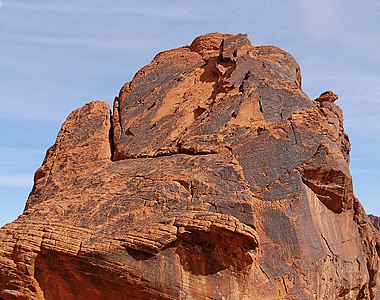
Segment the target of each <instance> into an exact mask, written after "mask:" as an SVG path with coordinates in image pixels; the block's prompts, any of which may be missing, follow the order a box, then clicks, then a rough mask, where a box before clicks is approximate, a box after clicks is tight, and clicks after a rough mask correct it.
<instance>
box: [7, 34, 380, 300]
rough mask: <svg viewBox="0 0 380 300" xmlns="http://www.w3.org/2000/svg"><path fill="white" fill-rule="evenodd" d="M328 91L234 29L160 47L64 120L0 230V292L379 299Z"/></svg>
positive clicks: (370, 239) (371, 240)
mask: <svg viewBox="0 0 380 300" xmlns="http://www.w3.org/2000/svg"><path fill="white" fill-rule="evenodd" d="M336 99H337V96H336V95H335V94H333V93H332V92H326V93H323V94H322V95H321V96H320V97H319V98H318V99H316V101H312V100H310V99H309V98H308V96H307V95H306V94H305V93H304V92H303V91H302V89H301V75H300V68H299V66H298V64H297V62H296V61H295V60H294V58H293V57H292V56H291V55H290V54H288V53H286V52H285V51H283V50H281V49H279V48H276V47H273V46H260V47H254V46H252V45H251V43H250V41H249V40H248V39H247V37H246V36H245V35H223V34H218V33H213V34H208V35H204V36H201V37H198V38H196V39H195V40H194V41H193V43H192V44H191V45H190V46H185V47H182V48H178V49H173V50H170V51H165V52H163V53H160V54H158V55H157V56H156V57H155V58H154V59H153V61H152V62H151V63H150V64H149V65H148V66H145V67H144V68H142V69H141V70H140V71H139V72H138V73H137V74H136V75H135V77H134V78H133V80H132V81H131V82H129V83H127V84H125V86H124V87H123V88H122V89H121V91H120V94H119V96H118V97H117V98H116V99H115V102H114V110H113V115H112V116H111V113H110V109H109V107H108V105H107V103H105V102H92V103H89V104H87V105H85V106H84V107H82V108H80V109H78V110H76V111H74V112H73V113H71V114H70V116H69V117H68V118H67V120H66V122H65V123H64V124H63V126H62V129H61V131H60V132H59V134H58V137H57V141H56V143H55V144H54V146H53V147H51V148H50V149H49V150H48V151H47V154H46V158H45V160H44V162H43V165H42V167H41V168H40V169H39V170H38V171H37V172H36V175H35V184H34V187H33V191H32V192H31V194H30V197H29V199H28V201H27V204H26V208H25V211H24V213H23V214H22V215H21V216H20V217H19V218H18V219H17V220H16V221H14V222H13V223H11V224H7V225H6V226H4V227H2V228H1V230H0V243H1V248H0V297H1V298H3V299H54V300H57V299H58V300H59V299H380V293H379V290H378V286H379V275H378V264H379V254H378V252H379V250H380V240H379V237H378V236H377V234H375V231H374V227H373V226H372V225H371V223H370V221H369V219H368V217H367V216H366V215H365V213H364V211H363V209H362V207H361V205H360V203H359V201H358V200H357V199H356V198H355V196H354V194H353V189H352V180H351V176H350V172H349V150H350V144H349V141H348V138H347V135H346V134H345V133H344V130H343V117H342V111H341V110H340V108H339V107H338V106H337V105H336V104H335V103H334V101H335V100H336Z"/></svg>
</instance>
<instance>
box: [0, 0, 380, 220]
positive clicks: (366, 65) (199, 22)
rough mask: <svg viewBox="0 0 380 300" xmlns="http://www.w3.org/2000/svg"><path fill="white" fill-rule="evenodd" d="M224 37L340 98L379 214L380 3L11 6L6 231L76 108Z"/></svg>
mask: <svg viewBox="0 0 380 300" xmlns="http://www.w3.org/2000/svg"><path fill="white" fill-rule="evenodd" d="M364 3H365V4H364ZM214 31H219V32H223V33H247V34H248V35H249V37H250V39H251V41H252V43H253V44H254V45H267V44H272V45H276V46H279V47H281V48H283V49H285V50H287V51H289V52H290V53H291V54H293V55H294V56H295V58H296V60H297V61H298V62H299V63H300V65H301V71H302V75H303V89H304V91H305V92H306V93H307V94H308V95H309V96H310V97H311V98H312V99H313V98H316V97H317V96H319V94H320V93H321V92H323V91H325V90H329V89H332V90H333V91H334V92H335V93H336V94H338V95H339V96H340V99H339V100H338V102H337V103H338V104H339V105H340V106H341V107H342V108H343V110H344V115H345V128H346V131H347V132H348V134H349V136H350V140H351V144H352V152H351V172H352V175H353V178H354V185H355V193H356V195H357V196H358V197H359V199H360V200H361V202H362V204H363V205H364V207H365V209H366V210H367V212H369V213H374V214H377V215H380V206H379V205H378V202H377V201H378V191H379V185H380V179H379V178H380V155H379V154H380V150H379V149H380V122H379V121H380V74H379V72H380V71H379V70H380V1H379V0H367V1H365V2H360V1H353V0H346V1H343V0H330V1H327V0H319V1H305V0H292V1H290V0H282V1H275V0H265V1H264V0H263V1H252V0H251V1H234V0H229V1H225V0H219V1H209V0H202V1H199V0H193V1H181V0H176V1H174V0H173V1H172V0H164V1H157V0H156V1H153V0H148V1H116V0H107V1H105V0H91V1H90V0H76V1H74V0H66V1H58V0H48V1H47V0H46V1H42V0H34V1H30V0H2V1H0V45H1V47H0V66H1V69H0V70H1V73H0V134H1V139H0V225H2V224H4V223H6V222H10V221H12V220H13V219H15V218H16V217H17V216H18V215H19V214H20V213H21V212H22V210H23V208H24V204H25V201H26V199H27V196H28V194H29V192H30V190H31V188H32V184H33V175H34V172H35V171H36V170H37V168H38V167H39V166H40V165H41V163H42V160H43V158H44V155H45V151H46V149H47V148H48V147H49V146H51V145H52V144H53V143H54V141H55V138H56V135H57V133H58V130H59V128H60V126H61V124H62V123H63V121H64V120H65V118H66V117H67V115H68V114H69V113H70V112H71V111H72V110H74V109H76V108H78V107H80V106H82V105H83V104H85V103H86V102H89V101H92V100H97V99H100V100H106V101H108V102H109V103H110V104H111V103H112V101H113V98H114V96H116V95H117V94H118V91H119V89H120V88H121V86H122V85H123V84H124V83H125V82H127V81H130V80H131V78H132V76H133V75H134V73H135V72H136V71H137V70H138V69H139V68H141V67H142V66H143V65H145V64H147V63H149V62H150V60H151V59H152V58H153V57H154V55H155V54H157V53H158V52H160V51H162V50H165V49H171V48H174V47H178V46H182V45H186V44H190V43H191V41H192V40H193V39H194V38H195V37H196V36H198V35H200V34H204V33H208V32H214Z"/></svg>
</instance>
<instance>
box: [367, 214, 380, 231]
mask: <svg viewBox="0 0 380 300" xmlns="http://www.w3.org/2000/svg"><path fill="white" fill-rule="evenodd" d="M368 217H369V219H370V220H371V222H372V224H373V226H374V227H375V228H376V229H377V230H379V231H380V217H378V216H374V215H368Z"/></svg>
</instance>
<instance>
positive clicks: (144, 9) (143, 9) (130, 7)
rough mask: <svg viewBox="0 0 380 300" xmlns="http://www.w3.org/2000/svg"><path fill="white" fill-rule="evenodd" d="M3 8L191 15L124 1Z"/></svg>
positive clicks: (84, 12) (9, 6)
mask: <svg viewBox="0 0 380 300" xmlns="http://www.w3.org/2000/svg"><path fill="white" fill-rule="evenodd" d="M3 7H4V8H10V9H19V10H26V11H40V12H53V13H66V14H86V15H92V14H100V15H115V14H116V15H117V14H128V15H130V14H135V15H144V16H150V17H159V18H168V17H170V18H175V19H183V18H187V17H191V16H190V14H188V12H187V11H186V10H185V9H183V8H180V7H177V8H176V7H173V6H171V7H169V5H167V6H166V7H165V9H162V8H163V7H162V5H161V4H158V3H154V2H152V3H151V5H146V4H145V5H144V6H140V7H139V6H137V5H136V3H129V4H128V3H126V4H122V5H120V2H118V5H109V4H108V3H107V5H101V4H99V3H98V4H97V5H96V4H95V5H94V3H93V2H89V3H88V4H87V5H84V4H83V3H75V4H67V3H66V4H62V3H46V4H39V5H38V4H36V3H8V2H7V3H6V4H4V6H3Z"/></svg>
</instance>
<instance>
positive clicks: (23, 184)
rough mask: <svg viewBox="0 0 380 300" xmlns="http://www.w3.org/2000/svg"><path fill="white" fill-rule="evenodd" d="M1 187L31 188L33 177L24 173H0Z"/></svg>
mask: <svg viewBox="0 0 380 300" xmlns="http://www.w3.org/2000/svg"><path fill="white" fill-rule="evenodd" d="M0 186H1V187H15V188H28V187H29V188H31V187H32V186H33V177H31V176H25V175H0Z"/></svg>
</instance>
